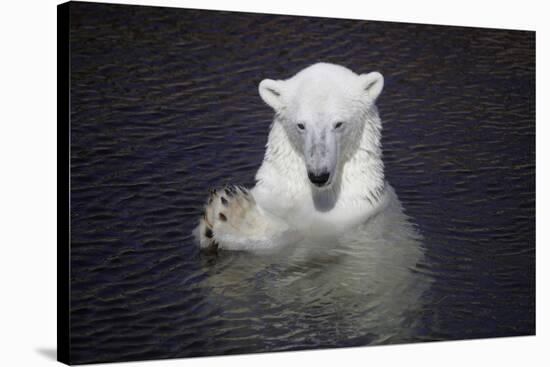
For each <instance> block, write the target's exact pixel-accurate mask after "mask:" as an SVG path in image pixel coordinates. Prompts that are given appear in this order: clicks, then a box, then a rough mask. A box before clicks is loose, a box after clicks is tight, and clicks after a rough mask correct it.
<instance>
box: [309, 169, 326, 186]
mask: <svg viewBox="0 0 550 367" xmlns="http://www.w3.org/2000/svg"><path fill="white" fill-rule="evenodd" d="M307 176H308V177H309V180H310V181H311V182H312V183H313V184H314V185H315V186H319V187H321V186H323V185H324V184H326V183H327V181H328V179H329V177H330V173H328V172H325V173H321V174H320V175H316V174H314V173H311V172H308V173H307Z"/></svg>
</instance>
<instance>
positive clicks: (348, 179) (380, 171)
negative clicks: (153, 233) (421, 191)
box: [195, 63, 395, 251]
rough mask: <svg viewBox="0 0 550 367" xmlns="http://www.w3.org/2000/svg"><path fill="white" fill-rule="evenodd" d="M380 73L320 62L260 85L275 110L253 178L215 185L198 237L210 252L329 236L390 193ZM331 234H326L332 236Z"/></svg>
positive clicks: (360, 220) (385, 201)
mask: <svg viewBox="0 0 550 367" xmlns="http://www.w3.org/2000/svg"><path fill="white" fill-rule="evenodd" d="M383 86H384V78H383V76H382V74H380V73H379V72H370V73H367V74H360V75H358V74H356V73H354V72H353V71H351V70H349V69H348V68H346V67H343V66H339V65H334V64H329V63H317V64H314V65H311V66H309V67H307V68H305V69H303V70H302V71H300V72H298V73H297V74H296V75H294V76H293V77H291V78H289V79H286V80H271V79H265V80H263V81H262V82H261V83H260V84H259V93H260V96H261V98H262V99H263V101H264V102H265V103H266V104H267V105H269V106H270V107H271V108H272V109H273V110H274V112H275V117H274V120H273V123H272V125H271V130H270V132H269V137H268V141H267V145H266V151H265V156H264V160H263V163H262V164H261V167H260V168H259V170H258V172H257V174H256V185H255V187H254V188H252V189H250V190H248V189H244V188H241V187H226V188H224V189H219V190H211V192H210V196H209V198H208V200H207V204H206V207H205V211H204V215H203V216H202V218H201V219H200V222H199V225H198V227H197V228H196V229H195V235H196V237H197V238H198V242H199V244H200V247H201V248H204V249H209V250H214V251H215V250H217V249H228V250H249V251H270V250H275V251H276V250H277V249H279V248H281V247H284V246H291V245H293V244H297V243H300V242H303V241H306V240H309V241H311V242H312V243H319V242H325V243H331V241H330V240H329V239H335V238H339V237H341V236H343V235H345V234H348V233H349V232H352V231H354V230H355V229H357V228H358V227H360V226H361V225H363V224H364V223H366V222H367V221H369V219H370V218H373V217H374V216H376V215H377V213H379V212H380V211H382V210H384V208H385V207H386V206H388V205H389V203H390V202H391V201H392V200H391V199H392V198H394V201H395V193H394V192H393V189H392V188H391V187H390V185H389V184H388V183H387V182H386V181H385V178H384V164H383V162H382V150H381V143H380V138H381V130H382V124H381V120H380V117H379V115H378V111H377V108H376V105H375V102H376V99H377V98H378V96H379V95H380V93H381V91H382V88H383ZM327 240H328V241H327Z"/></svg>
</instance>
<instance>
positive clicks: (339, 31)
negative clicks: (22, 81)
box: [70, 3, 535, 363]
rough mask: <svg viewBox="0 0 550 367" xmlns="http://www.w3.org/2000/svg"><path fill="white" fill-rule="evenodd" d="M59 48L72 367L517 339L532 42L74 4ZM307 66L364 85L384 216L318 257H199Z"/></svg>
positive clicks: (426, 29)
mask: <svg viewBox="0 0 550 367" xmlns="http://www.w3.org/2000/svg"><path fill="white" fill-rule="evenodd" d="M70 29H71V229H72V232H71V355H72V359H73V361H74V362H75V363H89V362H104V361H122V360H135V359H153V358H155V359H156V358H172V357H189V356H202V355H218V354H234V353H247V352H266V351H281V350H296V349H304V348H317V347H341V346H355V345H376V344H391V343H402V342H420V341H436V340H455V339H470V338H486V337H498V336H512V335H530V334H534V332H535V102H534V101H535V36H534V33H531V32H518V31H505V30H490V29H475V28H459V27H440V26H428V25H414V24H399V23H380V22H370V21H348V20H329V19H323V18H299V17H290V16H271V15H262V14H245V13H227V12H208V11H197V10H183V9H169V8H154V7H138V6H115V5H100V4H91V3H88V4H86V3H73V4H72V5H71V28H70ZM318 61H326V62H332V63H337V64H342V65H345V66H347V67H349V68H350V69H352V70H354V71H356V72H358V73H362V72H369V71H372V70H378V71H380V72H382V73H383V74H384V76H385V88H384V91H383V92H382V95H381V96H380V98H379V99H378V106H379V110H380V115H381V118H382V121H383V126H384V131H383V147H384V162H385V165H386V176H387V179H388V181H389V182H390V183H391V185H392V186H393V187H394V189H395V191H396V193H397V195H398V197H399V201H400V203H401V205H402V209H401V208H399V207H396V208H394V209H393V211H390V212H389V214H388V215H387V216H386V217H385V219H384V220H385V221H383V223H382V224H380V225H378V226H377V227H376V228H377V229H378V230H379V231H378V232H376V231H370V232H368V233H365V236H364V237H363V240H362V241H352V240H349V241H346V239H342V241H341V242H342V244H341V245H339V246H336V247H335V248H334V249H333V250H329V251H327V252H323V253H320V254H319V256H302V255H300V254H296V255H295V256H285V254H280V256H274V257H268V258H267V257H262V256H257V255H252V254H246V253H230V252H223V253H220V254H219V256H206V255H204V254H201V253H200V252H199V251H198V248H197V246H196V245H195V243H194V241H193V238H192V236H191V230H192V229H193V227H194V226H195V225H196V223H197V219H198V217H199V215H200V214H201V211H202V206H203V204H204V201H205V198H206V195H207V191H208V189H209V188H210V187H217V186H222V185H224V184H225V183H234V184H242V185H245V186H252V185H253V184H254V174H255V172H256V170H257V168H258V167H259V165H260V163H261V161H262V157H263V152H264V145H265V143H266V141H267V133H268V129H269V125H270V123H271V119H272V111H271V110H270V108H269V107H267V106H265V105H264V104H263V103H262V101H261V99H260V97H259V96H258V92H257V85H258V83H259V82H260V81H261V80H262V79H264V78H272V79H280V78H287V77H290V76H291V75H293V74H294V73H296V72H297V71H299V70H301V69H302V68H304V67H306V66H308V65H310V64H312V63H314V62H318ZM396 205H397V204H396Z"/></svg>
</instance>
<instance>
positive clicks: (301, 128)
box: [296, 124, 306, 130]
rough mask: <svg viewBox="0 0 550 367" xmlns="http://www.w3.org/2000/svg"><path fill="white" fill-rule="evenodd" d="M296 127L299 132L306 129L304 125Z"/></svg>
mask: <svg viewBox="0 0 550 367" xmlns="http://www.w3.org/2000/svg"><path fill="white" fill-rule="evenodd" d="M296 126H298V129H300V130H305V129H306V127H305V125H304V124H297V125H296Z"/></svg>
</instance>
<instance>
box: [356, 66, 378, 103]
mask: <svg viewBox="0 0 550 367" xmlns="http://www.w3.org/2000/svg"><path fill="white" fill-rule="evenodd" d="M359 79H360V80H361V89H362V90H363V92H364V93H365V94H366V95H367V96H368V98H369V99H370V100H371V101H372V102H374V101H376V98H378V96H379V95H380V92H382V88H383V87H384V77H383V76H382V74H380V73H379V72H377V71H373V72H372V73H368V74H361V75H359Z"/></svg>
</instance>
